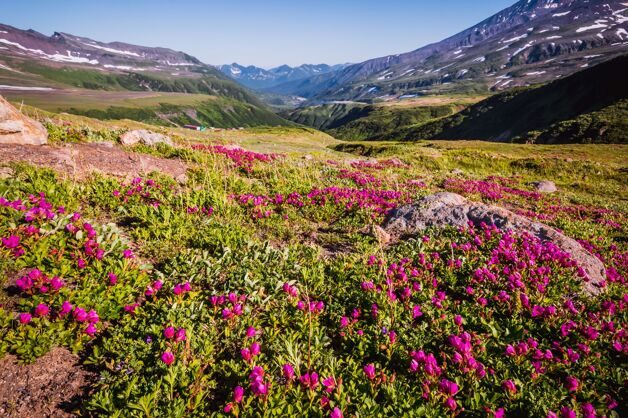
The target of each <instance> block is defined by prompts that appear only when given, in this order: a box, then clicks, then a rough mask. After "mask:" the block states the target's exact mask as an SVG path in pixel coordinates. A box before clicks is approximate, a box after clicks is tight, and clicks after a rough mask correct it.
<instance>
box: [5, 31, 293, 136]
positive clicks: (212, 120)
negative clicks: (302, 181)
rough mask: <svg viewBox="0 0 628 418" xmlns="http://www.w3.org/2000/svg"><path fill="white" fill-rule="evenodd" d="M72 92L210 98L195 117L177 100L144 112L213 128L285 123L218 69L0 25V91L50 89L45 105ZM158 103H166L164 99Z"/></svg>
mask: <svg viewBox="0 0 628 418" xmlns="http://www.w3.org/2000/svg"><path fill="white" fill-rule="evenodd" d="M76 88H79V89H88V90H103V91H126V92H164V93H191V94H198V95H209V96H212V97H211V98H210V97H208V98H207V101H205V103H204V109H205V110H204V112H200V111H198V112H197V111H196V110H195V108H194V107H193V106H190V105H186V106H187V107H186V108H179V107H176V105H178V104H180V103H181V99H180V98H179V99H177V103H175V104H174V105H175V106H174V107H173V106H169V107H168V106H166V108H164V107H163V106H162V108H161V109H155V110H151V111H150V112H149V113H150V114H151V115H152V116H151V117H152V118H154V119H155V120H164V122H166V123H175V124H179V123H203V124H208V125H210V126H219V127H234V126H235V127H237V126H253V125H278V124H279V125H281V124H287V123H289V122H287V121H285V120H284V119H282V118H281V117H279V116H277V115H276V114H275V113H273V112H272V111H271V110H270V109H268V108H266V106H265V105H264V104H262V102H261V101H260V100H259V99H258V98H257V97H256V96H255V95H254V94H252V93H251V92H250V91H249V90H247V89H246V88H244V87H242V86H240V85H239V84H237V83H236V82H234V81H233V80H231V79H230V78H228V77H227V76H225V75H224V74H222V72H220V71H219V70H218V69H216V68H215V67H213V66H211V65H207V64H204V63H202V62H201V61H200V60H198V59H197V58H195V57H193V56H191V55H188V54H186V53H184V52H179V51H173V50H171V49H167V48H150V47H144V46H138V45H131V44H127V43H122V42H111V43H104V42H99V41H95V40H93V39H89V38H84V37H80V36H75V35H71V34H67V33H62V32H55V33H54V34H53V35H52V36H46V35H43V34H41V33H39V32H36V31H34V30H32V29H29V30H21V29H17V28H14V27H12V26H8V25H3V24H0V94H5V93H4V92H6V91H8V92H12V94H13V96H15V94H16V92H19V91H24V92H25V91H29V92H31V93H32V92H33V91H41V92H49V96H48V97H47V98H46V100H45V103H46V104H50V103H51V102H54V100H55V98H54V94H55V93H54V92H55V91H62V90H68V89H76ZM76 95H80V91H79V92H76ZM216 99H220V100H216ZM196 100H197V101H198V100H199V99H198V98H197V99H196ZM200 100H202V99H200ZM186 101H187V102H189V101H190V100H186ZM160 103H161V102H160ZM163 103H165V104H167V105H168V104H172V102H168V100H167V99H166V98H164V99H163ZM199 108H200V107H199ZM70 110H72V109H70ZM83 110H85V109H81V111H83ZM87 110H90V111H91V109H87ZM72 111H73V112H74V111H77V110H76V109H73V110H72ZM92 113H93V112H92ZM108 113H109V114H115V115H122V116H124V115H125V114H128V115H131V114H132V113H133V112H131V111H129V110H125V108H124V107H120V108H117V109H115V112H108ZM90 114H91V113H90ZM99 114H100V113H99ZM190 115H194V117H192V116H190ZM105 116H106V114H105ZM103 117H104V116H103Z"/></svg>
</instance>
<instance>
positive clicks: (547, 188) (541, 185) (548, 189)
mask: <svg viewBox="0 0 628 418" xmlns="http://www.w3.org/2000/svg"><path fill="white" fill-rule="evenodd" d="M532 185H533V186H534V190H536V191H537V192H540V193H554V192H557V191H558V188H557V187H556V185H555V184H554V182H553V181H549V180H541V181H537V182H534V183H533V184H532Z"/></svg>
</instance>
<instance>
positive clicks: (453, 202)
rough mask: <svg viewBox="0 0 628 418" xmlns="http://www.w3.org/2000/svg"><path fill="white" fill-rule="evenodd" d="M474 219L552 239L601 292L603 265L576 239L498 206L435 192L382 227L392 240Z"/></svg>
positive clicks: (589, 288) (401, 210) (593, 289)
mask: <svg viewBox="0 0 628 418" xmlns="http://www.w3.org/2000/svg"><path fill="white" fill-rule="evenodd" d="M469 222H473V223H474V224H476V225H479V224H480V223H482V222H484V223H486V224H488V225H491V224H494V225H495V226H497V227H498V228H500V229H511V230H515V231H527V232H529V233H531V234H533V235H535V236H536V237H538V238H540V239H541V240H543V241H551V242H553V243H554V244H556V245H557V246H558V247H559V248H560V249H561V250H563V251H565V252H567V253H569V254H571V257H572V258H573V259H574V260H575V261H576V263H578V265H579V266H580V267H582V268H583V269H584V271H585V272H586V273H587V275H588V277H589V280H588V282H586V283H585V285H584V287H585V290H586V291H587V292H588V293H590V294H597V293H599V291H600V287H599V285H600V283H601V282H603V281H604V280H605V277H606V270H605V268H604V264H602V262H601V261H600V260H599V259H598V258H596V257H595V256H594V255H592V254H591V253H589V252H588V251H587V250H585V249H584V248H583V247H582V246H581V245H580V244H579V243H578V242H577V241H576V240H574V239H572V238H569V237H567V236H565V235H564V234H562V233H560V232H558V231H557V230H556V229H554V228H551V227H549V226H547V225H545V224H542V223H539V222H533V221H531V220H530V219H528V218H525V217H523V216H520V215H517V214H515V213H513V212H511V211H509V210H507V209H504V208H501V207H499V206H495V205H487V204H484V203H478V202H471V201H469V200H467V199H465V198H464V197H462V196H460V195H458V194H455V193H448V192H444V193H436V194H434V195H430V196H426V197H424V198H423V199H421V200H419V201H417V202H415V203H412V204H410V205H406V206H403V207H400V208H398V209H395V210H393V211H392V212H391V213H390V214H389V215H388V217H387V219H386V220H385V222H384V225H383V228H384V230H385V231H386V232H388V233H389V234H390V235H391V237H392V238H393V239H398V238H399V237H401V236H404V235H415V234H418V233H419V232H421V231H424V230H425V229H427V228H432V227H436V228H443V227H446V226H454V227H465V226H467V225H468V224H469Z"/></svg>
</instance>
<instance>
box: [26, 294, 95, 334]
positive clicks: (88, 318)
mask: <svg viewBox="0 0 628 418" xmlns="http://www.w3.org/2000/svg"><path fill="white" fill-rule="evenodd" d="M33 313H34V315H35V317H38V318H43V317H48V316H49V315H50V307H49V306H48V305H46V304H45V303H40V304H38V305H37V306H35V309H34V310H33ZM70 314H72V316H71V318H72V319H74V321H75V322H77V323H87V326H86V328H85V329H84V330H83V332H84V333H85V334H87V335H89V336H90V337H93V336H94V335H95V334H96V333H97V332H98V329H97V328H96V324H97V323H98V322H99V321H100V317H99V316H98V313H97V312H96V311H95V310H93V309H92V310H90V311H89V312H88V311H86V310H85V309H83V308H79V307H78V306H77V307H74V306H73V305H72V304H71V303H70V302H69V301H67V300H66V301H65V302H63V303H62V304H61V308H60V309H59V310H58V311H57V314H56V317H57V318H59V319H62V318H64V317H66V316H68V315H70ZM18 320H19V322H20V324H23V325H25V324H28V323H29V322H30V321H31V320H32V315H31V314H29V313H21V314H19V315H18Z"/></svg>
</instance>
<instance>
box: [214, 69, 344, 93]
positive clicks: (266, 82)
mask: <svg viewBox="0 0 628 418" xmlns="http://www.w3.org/2000/svg"><path fill="white" fill-rule="evenodd" d="M346 66H347V65H346V64H338V65H333V66H330V65H327V64H303V65H300V66H298V67H290V66H289V65H282V66H279V67H275V68H271V69H270V70H265V69H263V68H260V67H256V66H253V65H249V66H247V67H244V66H242V65H240V64H237V63H233V64H231V65H221V66H219V67H218V69H220V71H222V72H223V74H225V75H226V76H228V77H230V78H232V79H233V80H236V81H237V82H239V83H241V84H243V85H245V86H247V87H250V88H252V89H260V90H266V91H268V92H274V90H273V87H274V86H276V85H279V84H283V83H290V82H293V81H297V80H302V79H304V78H308V77H311V76H314V75H319V74H327V73H330V72H333V71H338V70H341V69H343V68H345V67H346Z"/></svg>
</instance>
